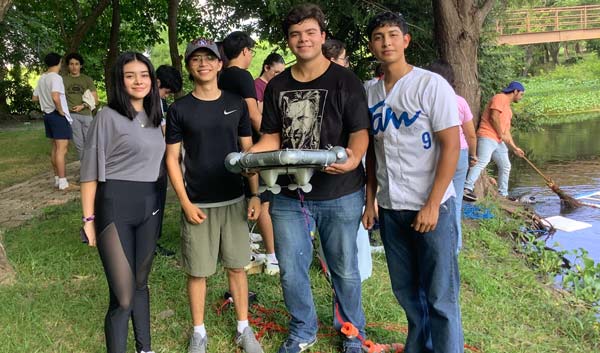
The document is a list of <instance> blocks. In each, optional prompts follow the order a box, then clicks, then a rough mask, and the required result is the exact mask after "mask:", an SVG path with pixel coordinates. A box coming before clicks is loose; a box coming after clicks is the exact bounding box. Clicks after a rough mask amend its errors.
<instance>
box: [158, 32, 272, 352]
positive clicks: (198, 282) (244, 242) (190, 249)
mask: <svg viewBox="0 0 600 353" xmlns="http://www.w3.org/2000/svg"><path fill="white" fill-rule="evenodd" d="M185 65H186V69H187V71H188V73H189V76H190V79H191V80H192V81H193V82H194V89H193V91H192V92H190V93H189V94H188V95H186V96H184V97H182V98H181V99H179V100H177V101H176V102H175V103H173V105H171V107H170V109H169V111H168V112H167V132H166V142H167V153H166V164H167V170H168V172H169V177H170V179H171V184H172V185H173V189H174V190H175V192H176V194H177V197H178V198H179V201H180V203H181V208H182V210H183V214H182V218H181V254H182V265H183V268H184V270H185V272H186V273H187V275H188V281H187V288H188V297H189V303H190V311H191V314H192V321H193V325H194V332H193V334H192V336H191V338H190V343H189V348H188V352H189V353H205V352H206V349H207V343H208V337H207V335H206V329H205V327H204V304H205V298H206V279H207V277H209V276H210V275H212V274H214V273H215V271H216V268H217V267H216V266H217V260H218V258H219V257H220V259H221V263H222V264H223V266H224V267H225V268H226V272H227V276H228V278H229V289H230V292H231V294H232V298H233V305H234V307H235V313H236V317H237V320H238V321H237V322H238V324H237V334H236V338H235V341H236V344H237V345H238V346H239V347H241V348H242V349H243V350H244V351H245V352H246V353H262V352H263V350H262V348H261V346H260V344H259V343H258V341H257V340H256V338H255V336H254V332H253V331H252V329H251V328H250V327H249V326H248V281H247V278H246V272H245V271H244V267H245V266H246V265H247V264H248V262H249V261H250V243H249V238H248V226H247V223H246V221H247V219H248V220H256V219H257V218H258V215H259V213H260V199H259V198H258V196H257V195H258V193H257V191H258V180H257V176H253V177H251V178H249V184H250V191H251V192H252V194H253V196H252V197H251V198H250V199H249V200H248V201H246V199H245V197H244V191H243V183H242V177H241V176H240V175H237V174H232V173H229V172H228V171H227V170H226V169H225V165H224V163H223V161H224V160H225V156H226V155H227V154H228V153H230V152H238V151H239V147H238V146H240V147H241V148H242V149H243V150H247V149H248V148H250V146H252V128H251V125H250V118H249V117H248V108H247V106H246V102H245V101H244V100H243V99H242V98H241V97H240V96H237V95H235V94H233V93H230V92H227V91H222V90H220V89H219V88H218V86H217V74H218V72H219V71H220V70H221V68H222V66H223V63H222V61H221V57H220V55H219V50H218V48H217V46H216V44H215V43H214V41H212V40H210V39H206V38H198V39H196V40H194V41H192V42H191V43H190V44H189V45H188V47H187V49H186V51H185ZM182 145H183V147H184V148H185V151H186V152H185V156H184V158H183V165H184V167H185V168H184V170H185V172H182V168H181V166H180V164H179V158H180V151H181V146H182Z"/></svg>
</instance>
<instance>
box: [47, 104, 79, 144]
mask: <svg viewBox="0 0 600 353" xmlns="http://www.w3.org/2000/svg"><path fill="white" fill-rule="evenodd" d="M44 126H45V127H46V137H47V138H51V139H54V140H70V139H72V138H73V130H72V129H71V124H69V121H68V120H67V118H65V117H64V116H62V115H60V114H58V112H57V111H56V110H55V111H53V112H52V113H45V114H44Z"/></svg>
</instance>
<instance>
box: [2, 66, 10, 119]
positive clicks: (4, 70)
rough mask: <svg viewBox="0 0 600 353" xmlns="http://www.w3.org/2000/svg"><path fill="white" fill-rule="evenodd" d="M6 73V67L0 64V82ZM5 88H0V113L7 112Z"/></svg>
mask: <svg viewBox="0 0 600 353" xmlns="http://www.w3.org/2000/svg"><path fill="white" fill-rule="evenodd" d="M6 74H8V69H7V68H6V66H4V65H0V82H4V79H5V78H6ZM6 100H7V97H6V90H0V113H5V114H8V102H7V101H6Z"/></svg>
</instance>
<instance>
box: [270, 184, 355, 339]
mask: <svg viewBox="0 0 600 353" xmlns="http://www.w3.org/2000/svg"><path fill="white" fill-rule="evenodd" d="M363 204H364V191H363V190H360V191H357V192H354V193H352V194H349V195H345V196H342V197H340V198H337V199H333V200H321V201H309V200H305V201H304V209H303V208H302V206H301V203H300V201H299V200H298V199H293V198H289V197H286V196H282V195H274V197H273V201H272V202H271V206H270V213H271V220H272V221H273V231H274V234H275V253H276V254H277V259H278V260H279V269H280V276H281V286H282V288H283V299H284V301H285V305H286V307H287V310H288V312H289V313H290V316H291V320H290V324H289V337H290V338H292V339H294V340H296V341H299V342H309V341H312V340H313V339H315V338H316V337H317V330H318V325H317V313H316V310H315V304H314V302H313V296H312V291H311V286H310V277H309V272H308V270H309V267H310V264H311V262H312V259H313V245H312V241H311V237H310V229H313V224H314V225H315V226H316V229H317V230H318V233H319V238H320V240H321V246H322V247H323V253H324V255H325V260H326V262H327V265H328V266H329V271H330V273H331V280H332V283H333V288H334V290H335V293H336V296H335V301H334V308H333V310H334V314H333V326H334V327H335V328H336V329H337V330H339V329H340V327H341V323H340V322H339V320H338V318H337V314H336V312H335V310H336V308H335V307H336V306H337V307H338V309H339V315H341V317H342V319H343V320H345V321H348V322H351V323H352V324H354V326H356V327H357V328H358V329H359V331H360V333H361V335H362V336H363V337H365V331H364V328H365V315H364V312H363V309H362V301H361V282H360V274H359V271H358V256H357V246H356V235H357V231H358V224H359V222H360V218H361V213H362V207H363ZM356 345H357V347H360V342H358V341H357V342H356Z"/></svg>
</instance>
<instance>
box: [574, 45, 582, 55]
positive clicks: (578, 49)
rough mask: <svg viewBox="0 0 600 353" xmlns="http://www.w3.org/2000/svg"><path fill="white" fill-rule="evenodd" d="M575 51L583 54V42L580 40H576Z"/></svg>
mask: <svg viewBox="0 0 600 353" xmlns="http://www.w3.org/2000/svg"><path fill="white" fill-rule="evenodd" d="M575 53H576V54H577V55H581V54H582V51H581V43H580V42H575Z"/></svg>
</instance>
